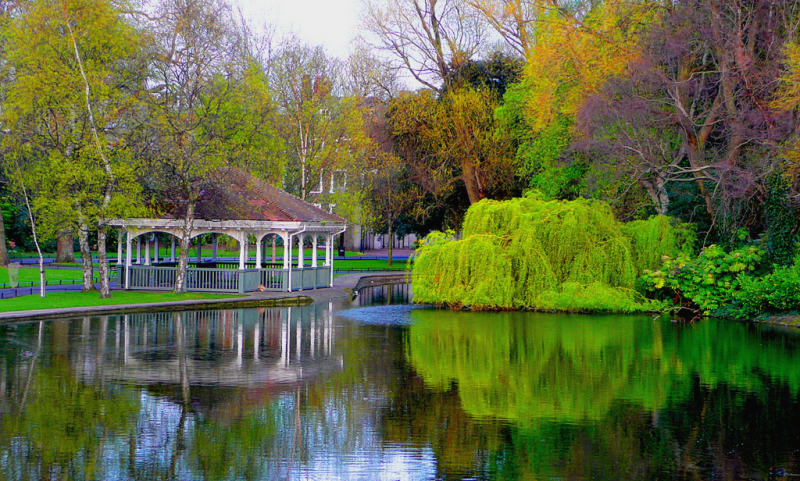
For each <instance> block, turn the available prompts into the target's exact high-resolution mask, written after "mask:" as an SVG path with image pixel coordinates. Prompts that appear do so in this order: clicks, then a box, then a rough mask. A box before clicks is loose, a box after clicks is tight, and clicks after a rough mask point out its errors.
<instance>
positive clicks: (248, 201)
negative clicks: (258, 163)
mask: <svg viewBox="0 0 800 481" xmlns="http://www.w3.org/2000/svg"><path fill="white" fill-rule="evenodd" d="M214 177H215V178H213V179H212V182H211V183H210V184H209V186H208V187H207V188H206V189H205V190H204V192H203V196H202V198H201V200H200V202H199V203H198V204H197V207H196V211H195V212H196V213H195V216H196V218H198V219H204V220H254V221H276V222H335V223H344V222H346V220H345V219H344V218H342V217H340V216H338V215H336V214H331V213H328V212H327V211H326V210H323V209H320V208H319V207H316V206H314V205H313V204H311V203H309V202H306V201H304V200H302V199H300V198H299V197H296V196H294V195H291V194H289V193H288V192H286V191H284V190H281V189H279V188H277V187H274V186H272V185H270V184H268V183H266V182H264V181H263V180H260V179H257V178H255V177H253V176H252V175H250V174H249V173H247V172H244V171H242V170H240V169H236V168H225V169H221V170H219V171H217V173H216V175H215V176H214Z"/></svg>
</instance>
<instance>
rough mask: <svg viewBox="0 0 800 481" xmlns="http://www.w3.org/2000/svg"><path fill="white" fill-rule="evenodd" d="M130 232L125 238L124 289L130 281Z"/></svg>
mask: <svg viewBox="0 0 800 481" xmlns="http://www.w3.org/2000/svg"><path fill="white" fill-rule="evenodd" d="M131 254H132V252H131V233H130V232H128V235H127V237H126V239H125V289H128V287H129V286H130V283H131V260H132V259H131V257H132V255H131Z"/></svg>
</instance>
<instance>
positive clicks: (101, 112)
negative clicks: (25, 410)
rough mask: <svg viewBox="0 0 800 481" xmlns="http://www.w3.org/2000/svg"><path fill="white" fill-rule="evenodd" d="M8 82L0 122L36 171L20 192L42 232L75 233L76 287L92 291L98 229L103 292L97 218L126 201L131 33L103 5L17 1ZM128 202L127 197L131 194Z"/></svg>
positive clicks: (101, 0)
mask: <svg viewBox="0 0 800 481" xmlns="http://www.w3.org/2000/svg"><path fill="white" fill-rule="evenodd" d="M5 27H6V28H5V34H6V39H7V45H6V48H7V56H8V64H7V67H8V70H7V74H8V76H9V83H8V88H7V90H6V92H5V93H6V102H5V110H4V112H3V122H4V124H5V125H6V126H7V128H8V129H9V132H10V133H9V135H11V136H14V137H16V138H17V140H18V141H19V142H21V145H23V146H25V148H26V149H28V150H29V151H30V152H31V155H30V156H26V157H25V159H26V161H27V164H25V165H21V166H20V169H21V170H31V171H38V172H39V174H40V177H39V181H38V182H37V183H36V184H35V185H32V186H29V188H28V189H27V190H28V191H29V193H30V196H29V197H30V198H31V199H32V202H33V204H34V205H33V208H34V210H36V211H37V212H38V213H39V214H40V215H41V222H40V226H41V227H42V230H43V231H44V232H45V233H49V234H50V235H57V234H60V233H61V232H63V231H65V230H71V229H72V228H77V230H78V234H79V240H80V245H81V257H82V263H83V288H84V290H90V289H93V288H94V282H93V266H92V253H91V247H90V245H89V233H90V231H97V233H98V242H97V248H98V258H99V261H100V277H101V296H102V297H108V296H109V282H108V277H109V276H108V266H107V261H106V245H105V244H106V242H105V230H106V225H105V223H106V219H108V218H110V217H116V216H119V215H120V214H122V213H124V212H126V211H127V208H128V207H129V206H131V205H135V202H132V200H135V197H136V193H137V192H138V187H137V185H136V184H135V182H133V178H132V175H130V172H131V170H132V169H133V166H132V165H131V159H130V158H129V157H128V156H127V155H126V152H125V151H126V149H125V141H124V133H123V132H121V131H120V130H119V129H118V126H119V125H120V124H121V123H122V122H121V118H122V117H123V116H125V114H126V112H127V111H128V110H130V109H131V108H132V105H133V103H134V101H133V98H134V97H133V95H131V94H132V92H133V90H134V89H135V87H136V85H135V80H134V79H133V78H134V77H135V75H131V70H128V69H127V67H128V66H129V65H130V64H131V63H134V62H135V60H134V59H135V58H136V54H137V48H136V45H137V42H136V39H135V37H136V36H135V31H134V30H133V29H132V27H131V26H130V25H129V24H128V23H127V22H125V21H124V20H123V19H122V16H121V13H120V12H119V11H118V10H117V9H116V7H115V6H114V5H113V4H111V3H109V2H108V1H106V0H89V1H75V0H36V1H32V2H26V3H20V4H17V8H16V9H15V10H13V11H12V12H11V14H10V17H9V21H8V22H7V25H6V26H5ZM131 196H132V197H131Z"/></svg>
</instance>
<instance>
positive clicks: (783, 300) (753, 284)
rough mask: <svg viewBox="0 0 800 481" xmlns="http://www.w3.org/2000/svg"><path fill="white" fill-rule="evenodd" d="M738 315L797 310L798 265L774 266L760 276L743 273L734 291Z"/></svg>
mask: <svg viewBox="0 0 800 481" xmlns="http://www.w3.org/2000/svg"><path fill="white" fill-rule="evenodd" d="M734 297H735V301H736V304H737V307H738V309H739V310H738V312H737V315H738V317H742V318H753V317H755V316H757V315H759V314H765V313H780V312H787V311H798V310H800V267H798V266H797V265H796V264H795V265H793V266H789V267H776V268H775V270H774V271H773V272H772V273H771V274H767V275H765V276H762V277H754V276H742V278H741V279H740V290H739V291H738V292H737V293H736V294H735V296H734Z"/></svg>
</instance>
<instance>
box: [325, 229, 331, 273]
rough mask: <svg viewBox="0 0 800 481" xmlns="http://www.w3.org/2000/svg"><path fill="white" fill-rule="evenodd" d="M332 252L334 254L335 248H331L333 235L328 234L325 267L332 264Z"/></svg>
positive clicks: (326, 237)
mask: <svg viewBox="0 0 800 481" xmlns="http://www.w3.org/2000/svg"><path fill="white" fill-rule="evenodd" d="M331 254H333V250H331V235H330V234H328V235H326V236H325V267H328V266H329V265H331Z"/></svg>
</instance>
